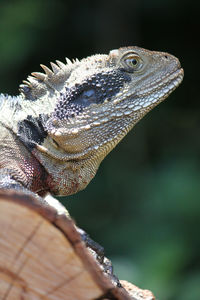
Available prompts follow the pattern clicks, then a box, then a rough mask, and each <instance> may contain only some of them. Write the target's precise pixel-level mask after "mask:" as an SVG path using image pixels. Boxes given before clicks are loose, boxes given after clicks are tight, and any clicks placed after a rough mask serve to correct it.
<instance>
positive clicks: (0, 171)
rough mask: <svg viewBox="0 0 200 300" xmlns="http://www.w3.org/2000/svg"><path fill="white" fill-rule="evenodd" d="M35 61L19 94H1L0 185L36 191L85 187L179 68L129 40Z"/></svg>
mask: <svg viewBox="0 0 200 300" xmlns="http://www.w3.org/2000/svg"><path fill="white" fill-rule="evenodd" d="M41 67H42V68H43V70H44V72H43V73H42V72H33V73H32V74H31V76H29V77H28V79H27V80H26V81H23V84H21V85H20V88H19V89H20V95H18V96H10V95H4V94H0V133H1V146H0V188H8V189H10V188H14V189H18V190H23V191H27V192H30V193H34V194H37V195H39V197H42V198H44V197H45V195H47V193H50V194H52V195H55V196H67V195H70V194H74V193H76V192H78V191H80V190H82V189H84V188H85V187H86V186H87V185H88V183H89V182H90V181H91V179H92V178H93V177H94V176H95V174H96V172H97V170H98V167H99V165H100V163H101V162H102V160H103V159H104V158H105V156H106V155H107V154H108V153H109V152H110V151H111V150H112V149H113V148H114V147H115V146H116V145H117V144H118V143H119V142H120V140H121V139H122V138H123V137H124V136H125V135H126V134H127V133H128V132H129V131H130V130H131V129H132V128H133V127H134V125H135V124H136V123H137V122H138V121H139V120H140V119H142V118H143V116H144V115H146V114H147V113H148V112H149V111H150V110H152V109H153V108H154V107H155V106H156V105H158V104H159V103H160V102H162V101H163V100H164V99H165V98H167V97H168V96H169V94H170V93H171V92H172V91H173V90H174V89H175V88H176V87H177V86H178V85H179V84H180V83H181V81H182V79H183V73H184V72H183V69H182V68H181V65H180V62H179V60H178V59H177V58H176V57H174V56H173V55H170V54H168V53H165V52H158V51H149V50H146V49H143V48H139V47H136V46H133V47H122V48H119V49H114V50H111V51H110V52H109V54H103V55H100V54H98V55H92V56H90V57H87V58H84V59H82V60H78V59H76V60H73V61H70V60H69V59H66V63H62V62H60V61H56V63H51V67H52V69H50V68H48V67H46V66H44V65H41Z"/></svg>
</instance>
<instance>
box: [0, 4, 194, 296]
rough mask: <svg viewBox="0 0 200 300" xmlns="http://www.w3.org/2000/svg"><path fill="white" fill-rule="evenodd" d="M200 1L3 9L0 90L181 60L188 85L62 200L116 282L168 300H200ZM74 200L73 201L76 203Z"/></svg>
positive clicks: (0, 14)
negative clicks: (92, 69)
mask: <svg viewBox="0 0 200 300" xmlns="http://www.w3.org/2000/svg"><path fill="white" fill-rule="evenodd" d="M199 31H200V2H199V1H184V0H176V1H174V0H162V1H160V0H146V1H145V0H132V1H131V0H123V1H118V0H110V1H109V0H101V1H76V0H73V1H71V0H69V1H61V0H48V1H40V0H35V1H32V0H19V1H8V0H7V1H0V61H1V63H0V66H1V70H0V91H1V92H3V93H9V94H13V95H15V94H17V93H18V86H19V84H20V83H21V81H22V80H23V79H26V77H27V75H28V74H30V73H31V72H32V71H40V67H39V64H40V63H43V64H47V65H48V66H49V61H54V60H56V59H59V60H61V61H64V58H65V56H67V57H69V58H76V57H78V58H82V57H85V56H88V55H90V54H95V53H108V51H109V50H110V49H115V48H118V47H121V46H125V45H137V46H141V47H144V48H147V49H152V50H162V51H168V52H170V53H172V54H174V55H176V56H177V57H178V58H179V59H180V61H181V63H182V65H183V67H184V69H185V78H184V82H183V84H182V85H181V86H180V87H179V88H178V89H177V90H176V91H175V92H174V93H173V94H172V95H171V96H170V98H169V99H167V101H166V102H164V103H163V104H161V105H159V106H158V107H157V108H155V109H154V110H153V111H152V112H151V113H149V114H148V115H147V116H146V117H145V118H144V119H143V120H142V121H141V122H140V123H139V124H138V125H137V126H136V127H135V128H134V130H132V132H131V133H129V134H128V136H127V137H126V138H125V139H124V140H123V141H122V142H121V143H120V145H118V146H117V147H116V149H115V150H114V151H113V152H112V153H111V154H110V155H109V156H108V157H107V158H106V159H105V161H104V162H103V163H102V165H101V167H100V169H99V172H98V174H97V176H96V177H95V179H94V180H93V181H92V183H91V184H90V185H89V186H88V187H87V189H86V190H85V191H83V192H80V193H79V194H77V195H75V196H71V197H68V198H67V199H66V198H65V199H63V202H64V204H65V205H67V207H68V208H69V210H70V212H71V215H72V216H73V217H74V219H75V220H76V221H77V223H78V224H79V226H81V227H82V228H84V229H85V230H86V231H88V232H89V233H90V235H91V236H92V237H93V238H94V239H95V240H96V241H98V242H99V243H100V244H102V245H103V246H104V247H105V249H106V254H107V256H108V257H110V258H111V259H112V261H113V263H114V266H115V272H116V273H117V274H118V276H119V277H120V278H123V279H127V280H129V281H131V282H134V283H135V284H137V285H139V286H140V287H143V288H148V289H151V290H152V291H153V292H154V293H155V294H156V296H157V297H158V298H159V299H162V300H175V299H176V300H177V299H181V300H197V299H200V250H199V249H200V201H199V200H200V199H199V198H200V196H199V192H200V186H199V184H200V169H199V163H200V161H199V160H200V159H199V152H200V138H199V129H200V124H199V114H200V97H199V88H200V80H199V70H200V63H199V60H200V59H199V53H200V51H199V50H200V45H199ZM73 198H74V199H73Z"/></svg>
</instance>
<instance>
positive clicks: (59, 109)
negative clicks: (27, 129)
mask: <svg viewBox="0 0 200 300" xmlns="http://www.w3.org/2000/svg"><path fill="white" fill-rule="evenodd" d="M128 81H130V76H129V75H128V74H126V73H124V72H120V71H119V70H115V71H110V72H104V73H103V72H102V73H97V74H94V75H92V76H90V77H88V78H87V79H86V80H85V81H84V82H83V83H82V84H78V85H77V84H76V85H75V86H73V87H71V88H70V89H66V92H65V93H61V94H60V98H59V99H58V103H57V106H56V108H55V112H54V114H55V116H56V117H57V118H58V119H68V118H69V117H75V116H76V115H78V114H80V113H81V112H82V111H83V109H84V108H86V107H88V106H90V105H91V104H93V103H95V104H100V103H103V102H104V101H105V100H108V101H109V100H111V98H112V97H113V96H114V95H116V94H117V93H118V92H119V91H120V89H121V88H122V86H123V85H124V83H125V82H128Z"/></svg>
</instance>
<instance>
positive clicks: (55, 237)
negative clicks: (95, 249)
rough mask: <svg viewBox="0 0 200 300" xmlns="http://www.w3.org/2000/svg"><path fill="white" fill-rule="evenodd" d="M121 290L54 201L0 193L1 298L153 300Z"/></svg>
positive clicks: (14, 193) (71, 221) (70, 220)
mask: <svg viewBox="0 0 200 300" xmlns="http://www.w3.org/2000/svg"><path fill="white" fill-rule="evenodd" d="M126 284H127V283H126V282H122V286H123V285H124V286H126ZM122 286H121V287H118V286H116V284H115V283H114V281H113V280H112V278H111V276H108V274H106V272H105V269H104V267H103V266H102V265H101V264H100V262H99V261H98V260H97V259H96V258H95V256H94V255H93V254H92V252H91V251H90V250H89V249H88V248H87V247H86V246H85V244H84V242H83V241H82V239H81V236H80V234H79V232H78V231H77V228H76V226H75V224H74V222H73V220H72V219H71V218H70V217H69V216H67V213H66V210H65V208H64V207H63V206H62V205H61V204H60V203H59V202H58V201H57V200H55V202H53V203H51V204H50V203H47V202H45V201H44V202H42V203H41V202H40V201H39V200H38V199H37V198H36V197H33V196H31V195H25V194H23V193H21V192H16V191H2V190H1V191H0V299H2V300H41V299H42V300H92V299H118V300H122V299H123V300H131V299H132V300H133V299H134V300H139V299H146V300H147V299H148V300H153V299H154V297H153V295H152V294H151V293H150V292H149V294H148V295H147V294H145V293H146V291H143V290H139V291H140V292H138V288H136V287H135V288H134V286H132V287H131V285H130V284H129V286H128V288H127V290H128V291H127V290H126V289H125V288H123V287H122ZM132 288H133V290H131V289H132ZM134 292H135V294H134Z"/></svg>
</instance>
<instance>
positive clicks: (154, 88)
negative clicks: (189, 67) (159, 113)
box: [135, 68, 184, 96]
mask: <svg viewBox="0 0 200 300" xmlns="http://www.w3.org/2000/svg"><path fill="white" fill-rule="evenodd" d="M183 76H184V71H183V69H182V68H179V69H177V70H176V71H174V72H172V73H170V74H168V75H167V76H166V77H164V78H161V79H160V80H159V81H157V82H156V83H155V84H153V85H151V86H147V87H146V88H145V89H144V90H142V91H138V92H137V91H136V93H135V95H137V96H148V95H151V94H152V93H153V92H155V93H156V92H159V91H161V90H162V89H166V93H167V91H171V89H172V85H173V87H174V89H175V88H176V87H178V85H179V84H180V83H181V81H182V80H183Z"/></svg>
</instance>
